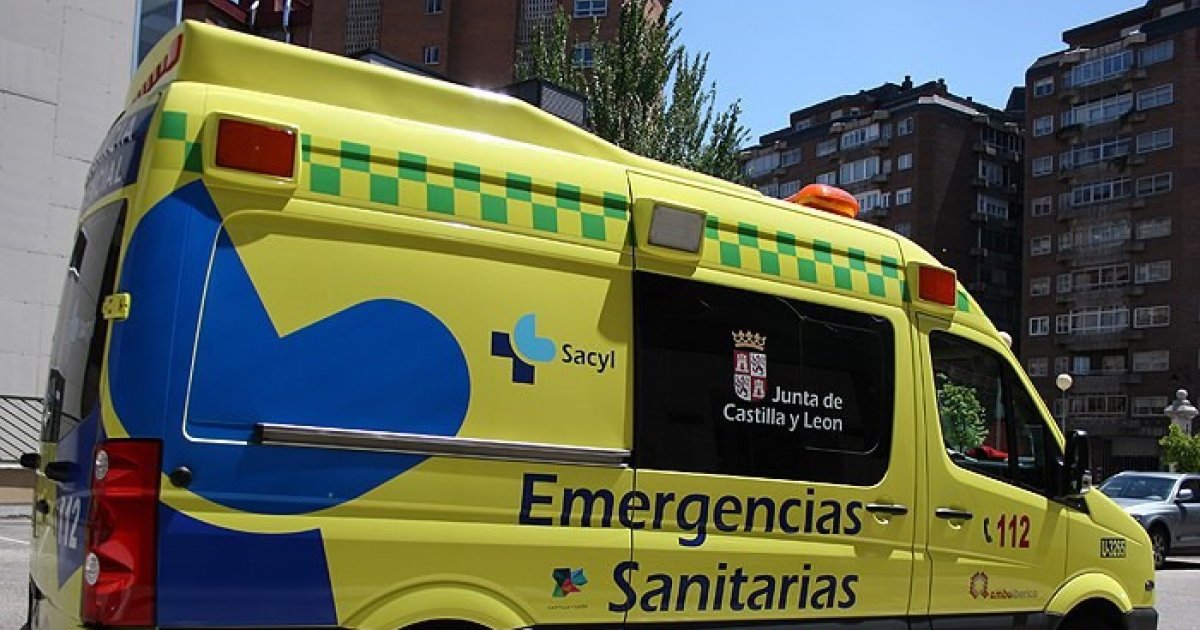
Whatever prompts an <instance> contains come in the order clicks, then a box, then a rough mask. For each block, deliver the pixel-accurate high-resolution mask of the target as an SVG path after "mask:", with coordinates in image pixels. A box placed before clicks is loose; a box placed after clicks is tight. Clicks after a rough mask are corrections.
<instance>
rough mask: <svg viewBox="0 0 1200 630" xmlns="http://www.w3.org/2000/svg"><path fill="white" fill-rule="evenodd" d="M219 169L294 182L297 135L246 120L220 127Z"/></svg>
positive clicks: (235, 121)
mask: <svg viewBox="0 0 1200 630" xmlns="http://www.w3.org/2000/svg"><path fill="white" fill-rule="evenodd" d="M216 162H217V166H220V167H221V168H232V169H237V170H239V171H249V172H251V173H261V174H263V175H274V176H275V177H283V178H287V179H291V177H292V175H293V174H294V173H295V169H296V132H295V131H293V130H291V129H284V128H280V127H271V126H268V125H263V124H259V123H252V122H246V121H243V120H233V119H229V118H225V119H222V120H221V121H220V123H219V124H218V127H217V155H216Z"/></svg>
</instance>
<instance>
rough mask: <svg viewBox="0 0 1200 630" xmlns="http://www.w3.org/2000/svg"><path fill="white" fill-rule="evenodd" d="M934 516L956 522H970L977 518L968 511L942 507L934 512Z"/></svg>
mask: <svg viewBox="0 0 1200 630" xmlns="http://www.w3.org/2000/svg"><path fill="white" fill-rule="evenodd" d="M933 515H934V516H936V517H938V518H944V519H947V520H955V521H969V520H971V519H973V518H975V515H974V514H972V513H970V512H968V511H966V510H956V509H954V508H944V507H940V508H938V509H936V510H934V511H933Z"/></svg>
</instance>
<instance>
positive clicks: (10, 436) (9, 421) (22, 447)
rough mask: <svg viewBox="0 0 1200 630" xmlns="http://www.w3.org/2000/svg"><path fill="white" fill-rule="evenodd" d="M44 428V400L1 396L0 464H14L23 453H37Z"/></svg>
mask: <svg viewBox="0 0 1200 630" xmlns="http://www.w3.org/2000/svg"><path fill="white" fill-rule="evenodd" d="M41 426H42V399H41V398H35V397H33V396H3V395H0V463H13V462H16V461H17V460H19V459H20V458H21V454H22V453H36V452H37V450H38V433H39V432H40V430H41Z"/></svg>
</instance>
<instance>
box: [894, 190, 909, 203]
mask: <svg viewBox="0 0 1200 630" xmlns="http://www.w3.org/2000/svg"><path fill="white" fill-rule="evenodd" d="M909 203H912V188H901V189H900V190H897V191H896V205H897V206H907V205H908V204H909Z"/></svg>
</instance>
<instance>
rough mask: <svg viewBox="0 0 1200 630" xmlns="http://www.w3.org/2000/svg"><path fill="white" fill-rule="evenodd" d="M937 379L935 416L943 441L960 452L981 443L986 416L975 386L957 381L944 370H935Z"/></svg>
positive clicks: (984, 434) (985, 431) (985, 429)
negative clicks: (947, 376) (940, 372)
mask: <svg viewBox="0 0 1200 630" xmlns="http://www.w3.org/2000/svg"><path fill="white" fill-rule="evenodd" d="M937 380H938V390H937V403H938V416H940V418H941V422H942V432H943V433H944V434H945V435H943V436H942V438H943V439H944V440H945V441H946V444H947V445H949V446H950V447H952V448H953V449H954V450H956V451H958V452H960V453H965V452H966V451H967V450H969V449H972V448H975V447H976V446H979V445H980V444H983V439H984V438H985V437H987V418H986V417H985V415H984V412H983V405H982V404H980V402H979V395H978V394H977V393H976V392H975V388H974V387H968V386H966V385H959V384H957V383H955V382H953V381H951V380H950V379H948V378H946V376H945V375H944V374H938V376H937Z"/></svg>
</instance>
